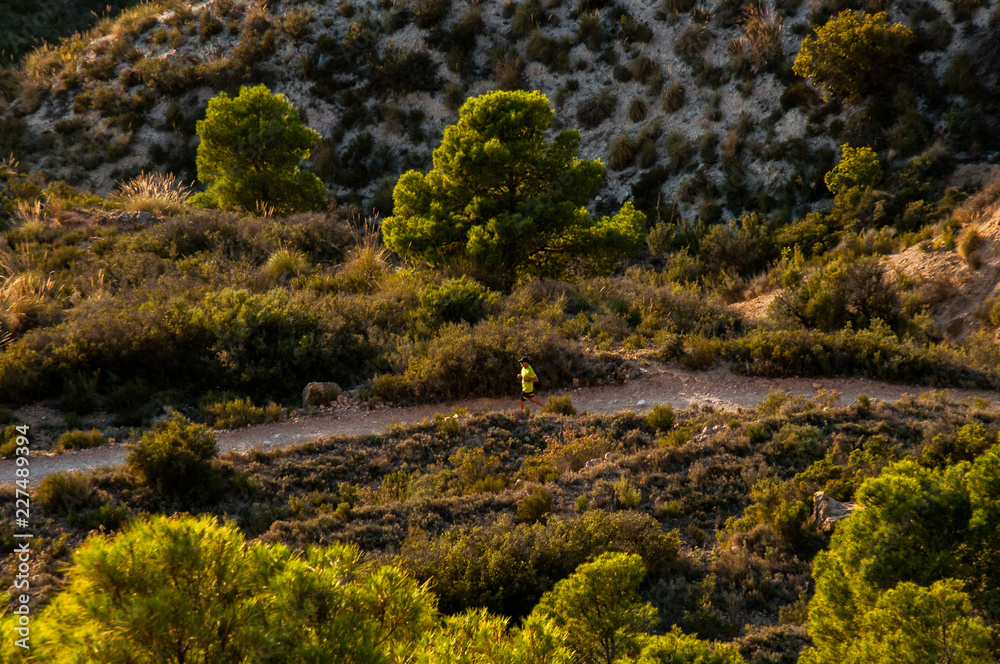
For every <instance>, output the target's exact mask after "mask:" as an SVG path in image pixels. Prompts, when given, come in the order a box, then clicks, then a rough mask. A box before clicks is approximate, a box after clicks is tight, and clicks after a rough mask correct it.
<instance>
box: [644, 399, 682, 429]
mask: <svg viewBox="0 0 1000 664" xmlns="http://www.w3.org/2000/svg"><path fill="white" fill-rule="evenodd" d="M675 419H676V416H675V415H674V407H673V406H671V405H670V404H669V403H658V404H656V405H655V406H653V407H652V408H651V409H650V410H649V414H648V415H646V421H647V422H649V426H651V427H653V428H654V429H656V430H657V431H669V430H670V429H672V428H674V421H675Z"/></svg>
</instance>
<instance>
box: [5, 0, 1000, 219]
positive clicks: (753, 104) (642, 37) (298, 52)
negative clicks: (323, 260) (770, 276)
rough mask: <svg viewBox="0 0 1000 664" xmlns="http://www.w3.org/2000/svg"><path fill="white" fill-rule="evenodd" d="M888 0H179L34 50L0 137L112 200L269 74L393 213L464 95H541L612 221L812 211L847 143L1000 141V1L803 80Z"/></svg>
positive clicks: (380, 206)
mask: <svg viewBox="0 0 1000 664" xmlns="http://www.w3.org/2000/svg"><path fill="white" fill-rule="evenodd" d="M869 4H871V5H872V7H868V6H867V5H865V4H864V3H852V2H834V1H833V0H816V1H815V2H810V3H799V2H794V1H791V0H785V1H783V2H778V3H774V4H773V5H772V3H764V4H763V5H762V7H763V9H762V10H761V11H759V12H757V13H756V14H755V13H754V12H752V11H751V9H752V7H751V3H747V2H742V1H741V0H720V1H719V2H716V3H711V4H710V5H708V6H701V5H699V6H697V7H695V6H694V3H689V2H683V1H678V0H670V1H667V2H663V3H645V2H619V3H609V2H606V1H605V0H578V1H576V2H570V1H565V2H563V1H560V0H548V1H547V2H544V3H542V2H538V0H534V1H532V0H526V1H525V2H522V3H518V2H515V1H514V0H510V1H508V2H506V3H479V2H471V3H466V2H454V3H452V2H448V1H447V0H411V1H409V2H388V1H386V0H379V1H378V2H370V1H367V2H351V1H348V0H344V1H342V2H339V3H332V2H330V3H326V2H322V3H321V2H301V1H298V0H296V1H292V0H285V1H281V2H274V3H270V4H269V5H267V6H265V5H264V4H263V3H261V4H258V3H255V2H248V1H247V0H209V1H207V2H199V3H191V2H189V1H187V0H162V1H160V2H154V3H149V4H144V5H142V6H140V7H138V8H136V9H132V10H128V11H126V12H125V13H123V14H122V18H121V19H120V20H119V21H117V22H116V23H113V24H110V27H109V26H104V27H101V28H97V29H95V30H93V31H91V32H90V33H88V34H86V35H82V36H76V37H74V38H71V39H69V40H67V41H65V42H64V43H62V44H61V45H60V46H58V47H53V48H46V49H42V50H40V51H36V52H35V53H33V54H31V55H30V56H29V57H27V58H26V60H25V62H24V66H23V71H22V72H21V74H20V80H19V92H18V94H17V95H16V98H14V99H10V100H4V101H3V103H2V105H0V115H2V116H3V117H4V126H3V128H4V130H5V131H4V132H2V133H3V134H4V138H3V140H0V148H2V149H4V150H12V151H13V152H14V153H15V155H17V156H19V157H20V158H21V159H22V160H23V164H24V165H26V166H28V167H30V168H33V169H44V170H45V171H46V172H48V173H49V175H50V177H53V178H56V179H63V180H66V181H68V182H70V183H71V184H75V185H84V186H85V187H87V188H91V189H93V190H95V191H98V192H101V193H108V192H109V191H110V190H112V189H113V188H114V186H115V184H116V182H118V181H121V180H122V179H125V178H128V177H131V176H133V175H136V174H138V173H139V172H140V171H143V170H169V171H172V172H176V173H178V174H179V175H180V176H181V177H182V178H184V179H188V180H192V179H193V178H194V176H195V172H194V168H193V166H194V151H195V148H196V146H197V136H196V135H195V123H196V121H197V120H198V119H200V118H201V117H202V116H203V114H204V108H205V105H206V103H207V101H208V99H210V98H211V97H212V96H214V95H215V94H216V93H217V92H219V91H220V90H229V91H234V90H236V89H237V88H238V86H239V85H241V84H251V83H257V82H264V83H266V84H268V85H269V86H271V87H272V88H273V89H274V90H276V91H278V92H282V93H284V94H286V95H287V96H288V97H289V98H290V99H291V100H292V101H293V102H294V103H295V104H296V105H297V106H298V107H299V109H300V110H301V111H302V113H303V114H304V116H305V118H306V120H307V122H308V124H309V125H310V126H312V127H313V128H315V129H317V130H318V131H319V132H320V133H321V134H322V135H323V137H324V140H323V142H322V143H321V144H320V145H319V147H318V148H317V149H316V150H315V151H314V155H313V159H312V164H311V166H312V168H313V170H314V171H315V172H316V173H317V174H319V175H320V177H321V178H323V179H324V180H325V181H326V182H327V184H328V185H330V187H331V189H332V191H333V192H334V193H335V194H336V196H337V197H338V199H339V200H340V201H342V202H353V203H363V204H364V205H365V206H366V208H367V209H368V210H369V211H370V210H371V209H372V208H374V209H376V210H377V211H379V212H381V213H383V214H386V213H388V212H389V211H390V209H391V196H390V194H391V189H392V186H393V184H394V183H395V179H396V177H397V176H398V174H399V173H401V172H402V171H404V170H406V169H410V168H417V169H426V168H428V167H429V165H430V155H431V152H432V150H433V149H434V147H436V145H437V143H438V141H439V138H440V136H441V132H442V130H443V127H444V126H446V125H447V124H449V123H450V122H453V121H454V120H455V119H456V117H457V113H456V111H457V108H458V107H459V105H460V104H461V103H462V101H463V100H464V99H465V98H466V97H467V96H470V95H475V94H479V93H482V92H484V91H487V90H490V89H495V88H498V87H500V88H513V87H522V88H527V89H539V90H541V91H543V92H544V93H545V94H546V95H547V96H548V97H549V99H550V102H551V103H552V105H553V106H554V108H555V109H556V115H557V118H558V119H557V127H556V128H564V127H574V128H580V130H581V134H582V149H581V157H585V158H600V159H602V160H603V161H604V162H605V163H606V164H607V165H608V166H609V168H608V173H607V177H606V180H605V183H604V185H603V189H602V191H601V192H600V199H599V200H598V201H597V203H596V204H595V206H596V207H597V208H598V210H597V211H598V212H604V211H606V210H610V209H614V208H616V207H617V206H618V205H619V204H620V203H621V202H623V201H624V200H626V199H634V200H635V202H636V204H637V206H638V207H640V209H643V210H645V211H647V212H648V213H657V212H658V213H659V214H660V215H661V216H666V217H667V218H670V217H671V216H673V215H678V216H680V217H683V218H686V219H689V220H690V219H695V218H697V219H701V220H703V221H707V222H713V221H717V220H720V219H723V218H731V217H733V216H739V215H740V214H741V213H742V212H744V211H746V210H751V209H758V210H762V211H773V210H780V211H783V212H784V214H786V215H790V214H793V213H794V214H797V213H799V212H801V211H804V210H806V209H809V207H810V206H813V205H815V204H816V203H817V202H818V201H822V200H823V199H825V198H826V197H827V196H828V195H829V192H828V191H827V190H826V188H825V186H824V185H823V182H822V175H823V174H824V173H825V172H826V171H827V170H829V169H830V168H831V167H832V165H833V164H834V163H835V159H836V154H837V147H838V146H839V145H840V144H841V143H845V142H846V143H851V144H852V145H859V144H865V145H873V146H875V147H876V148H878V149H879V150H880V151H881V152H882V153H883V154H884V155H885V156H886V157H887V158H889V159H890V161H891V162H892V163H901V161H902V160H904V159H905V158H907V157H909V156H912V155H916V154H919V153H920V152H921V151H923V150H924V149H926V148H927V147H928V146H929V145H931V144H932V143H933V142H934V141H935V140H939V139H941V138H942V137H944V140H945V143H946V147H947V150H948V152H949V155H950V157H951V158H952V159H953V160H954V161H957V162H962V161H969V160H977V159H982V158H983V157H984V156H985V157H987V158H989V155H990V151H991V150H997V148H998V144H997V138H996V137H997V135H998V132H997V131H995V129H996V127H994V125H995V124H996V114H994V113H992V112H991V109H995V106H996V95H995V90H996V84H997V80H996V79H997V71H998V70H1000V67H998V66H997V64H998V61H1000V49H998V48H997V47H996V44H998V43H1000V12H998V10H997V2H996V0H991V1H990V2H972V3H968V2H964V3H954V4H953V3H949V2H946V1H945V0H935V1H934V2H920V3H898V4H893V5H892V6H891V7H890V8H889V12H890V14H891V17H892V19H893V20H897V21H900V22H902V23H904V24H906V25H909V26H911V27H912V29H913V31H914V34H915V36H916V41H915V43H914V45H913V46H912V47H911V51H910V52H909V54H908V57H909V60H907V61H906V62H905V63H900V66H901V67H902V69H901V70H900V71H901V72H902V75H901V78H900V81H898V82H896V84H894V85H890V86H886V87H885V90H884V93H883V94H884V96H885V98H882V99H874V100H872V101H871V102H870V103H868V104H866V105H864V106H859V107H853V106H846V105H841V104H840V103H837V102H830V103H824V101H823V100H822V99H821V97H820V96H819V94H818V93H817V91H816V90H815V89H814V88H813V87H811V86H810V85H809V84H808V83H806V82H805V81H804V80H803V79H801V78H799V77H797V76H795V75H794V74H792V72H791V64H792V62H793V60H794V58H795V55H796V53H797V51H798V48H799V45H800V43H801V41H802V38H803V36H805V35H807V34H810V33H811V32H812V30H813V29H814V28H815V27H817V26H819V25H822V24H823V23H825V22H826V20H828V19H829V17H830V16H832V15H833V14H834V13H835V12H836V11H839V10H841V9H845V8H851V9H853V8H858V9H865V8H867V9H879V8H881V7H882V5H881V4H879V3H869ZM876 5H878V6H876ZM991 99H992V100H993V101H990V100H991Z"/></svg>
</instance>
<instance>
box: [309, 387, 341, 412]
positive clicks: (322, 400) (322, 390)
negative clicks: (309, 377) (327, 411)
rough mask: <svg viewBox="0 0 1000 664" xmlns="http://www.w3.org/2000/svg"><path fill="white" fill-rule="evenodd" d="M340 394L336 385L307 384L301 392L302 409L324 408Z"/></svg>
mask: <svg viewBox="0 0 1000 664" xmlns="http://www.w3.org/2000/svg"><path fill="white" fill-rule="evenodd" d="M341 392H342V390H341V389H340V385H337V384H336V383H309V384H308V385H306V386H305V389H303V390H302V407H303V408H309V407H312V406H325V405H327V404H329V403H331V402H333V401H336V400H337V398H338V397H339V396H340V394H341Z"/></svg>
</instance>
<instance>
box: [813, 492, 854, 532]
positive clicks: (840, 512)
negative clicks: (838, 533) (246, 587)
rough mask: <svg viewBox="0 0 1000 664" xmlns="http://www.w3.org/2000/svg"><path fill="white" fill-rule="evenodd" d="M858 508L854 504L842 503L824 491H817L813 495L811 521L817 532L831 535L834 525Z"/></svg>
mask: <svg viewBox="0 0 1000 664" xmlns="http://www.w3.org/2000/svg"><path fill="white" fill-rule="evenodd" d="M857 507H858V506H857V505H856V504H854V503H842V502H840V501H839V500H834V499H833V498H831V497H830V496H828V495H826V494H825V493H824V492H822V491H817V492H816V493H814V494H813V511H812V516H811V517H809V521H810V523H812V524H813V525H814V526H816V530H818V531H820V532H821V533H827V534H830V533H832V532H833V528H834V525H836V523H837V522H838V521H840V520H841V519H843V518H844V517H846V516H848V515H849V514H850V513H851V512H852V511H854V510H855V509H857Z"/></svg>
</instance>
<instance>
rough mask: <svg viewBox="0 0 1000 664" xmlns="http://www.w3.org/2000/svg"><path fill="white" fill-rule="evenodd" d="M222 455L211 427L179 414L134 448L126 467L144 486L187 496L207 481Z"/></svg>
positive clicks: (165, 421) (130, 452)
mask: <svg viewBox="0 0 1000 664" xmlns="http://www.w3.org/2000/svg"><path fill="white" fill-rule="evenodd" d="M218 453H219V447H218V445H217V444H216V441H215V435H214V434H212V433H211V432H210V431H209V430H208V428H207V427H205V426H204V425H201V424H195V423H193V422H191V421H190V420H188V419H187V418H186V417H184V416H183V415H181V414H180V413H177V412H175V413H174V414H173V416H171V418H170V419H168V420H163V421H161V422H157V423H156V424H155V425H154V426H153V428H152V429H150V430H149V431H147V432H146V433H144V434H143V435H142V438H141V439H139V441H138V442H137V443H135V444H134V445H132V448H131V450H130V451H129V454H128V458H127V459H126V463H127V464H128V466H129V468H130V469H131V470H132V471H133V472H135V473H136V474H137V475H138V476H139V478H140V479H141V480H142V481H143V482H144V483H146V484H148V485H150V486H155V487H157V488H158V489H160V490H161V491H163V492H164V493H171V494H183V493H188V492H190V491H192V490H194V489H196V488H197V487H198V484H199V482H201V481H203V480H204V478H205V476H206V475H207V474H208V472H209V468H210V462H211V460H212V459H214V458H215V457H216V455H218Z"/></svg>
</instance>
